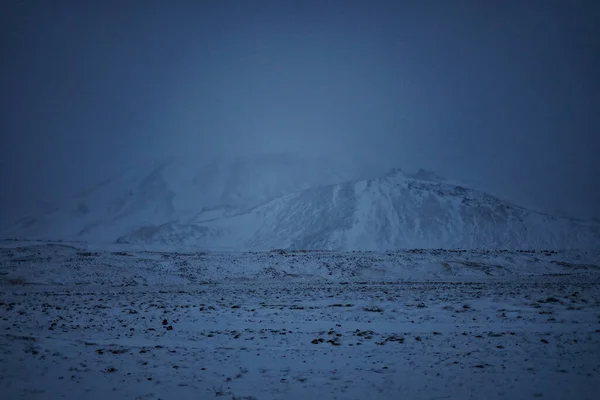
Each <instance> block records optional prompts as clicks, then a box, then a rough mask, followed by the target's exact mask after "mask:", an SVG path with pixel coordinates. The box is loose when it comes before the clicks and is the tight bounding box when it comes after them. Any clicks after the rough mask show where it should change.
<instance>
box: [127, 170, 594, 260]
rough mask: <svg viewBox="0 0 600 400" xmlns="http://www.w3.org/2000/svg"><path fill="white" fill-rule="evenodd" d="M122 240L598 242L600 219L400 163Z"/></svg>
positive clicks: (247, 245)
mask: <svg viewBox="0 0 600 400" xmlns="http://www.w3.org/2000/svg"><path fill="white" fill-rule="evenodd" d="M420 177H423V178H426V179H418V178H420ZM434 178H435V179H434ZM119 242H121V243H145V244H147V243H154V244H162V245H191V246H198V247H201V248H230V249H253V250H266V249H273V248H291V249H330V250H356V249H361V250H385V249H403V248H466V249H472V248H490V249H528V248H538V249H539V248H544V249H556V248H598V247H600V224H597V223H594V222H589V221H580V220H575V219H569V218H560V217H553V216H550V215H546V214H542V213H537V212H533V211H529V210H527V209H524V208H521V207H519V206H516V205H514V204H511V203H509V202H506V201H503V200H500V199H498V198H496V197H494V196H491V195H489V194H486V193H483V192H480V191H477V190H473V189H468V188H465V187H463V186H457V185H455V184H451V183H445V180H444V179H443V178H440V177H436V176H434V175H433V174H430V173H426V172H425V171H421V172H420V173H418V174H404V173H402V171H400V170H395V171H392V172H390V173H389V174H387V175H385V176H382V177H380V178H376V179H369V180H360V181H350V182H346V183H342V184H336V185H329V186H323V187H317V188H312V189H308V190H304V191H301V192H298V193H293V194H289V195H286V196H283V197H281V198H278V199H275V200H272V201H270V202H268V203H266V204H263V205H261V206H258V207H256V208H254V209H252V210H250V211H249V212H246V213H243V214H240V215H236V216H233V217H228V218H221V219H216V220H213V221H192V222H191V223H189V224H179V223H175V222H174V223H167V224H163V225H160V226H154V227H144V228H141V229H138V230H137V231H135V232H133V233H132V234H130V235H126V236H123V237H121V238H120V239H119Z"/></svg>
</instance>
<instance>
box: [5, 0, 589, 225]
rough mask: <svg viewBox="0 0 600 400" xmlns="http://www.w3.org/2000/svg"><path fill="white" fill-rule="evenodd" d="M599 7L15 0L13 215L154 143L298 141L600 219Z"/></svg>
mask: <svg viewBox="0 0 600 400" xmlns="http://www.w3.org/2000/svg"><path fill="white" fill-rule="evenodd" d="M599 4H600V2H597V1H577V0H575V1H567V0H565V1H551V0H539V1H535V0H528V1H517V0H515V1H506V0H502V1H500V0H499V1H479V0H473V1H461V0H453V1H448V0H439V1H427V0H425V1H417V0H415V1H395V0H391V1H374V0H370V1H367V0H365V1H363V2H356V1H349V0H339V1H325V0H319V1H305V0H302V1H300V0H299V1H285V0H280V1H253V0H236V1H224V0H215V1H191V0H190V1H152V0H143V1H134V0H129V1H106V0H102V1H100V0H98V1H60V0H55V1H33V0H23V1H17V0H14V1H11V0H7V1H4V2H2V4H1V5H0V7H1V9H0V24H1V25H0V26H1V27H0V29H1V30H2V34H1V46H2V47H1V50H2V54H1V60H2V61H1V63H0V68H1V76H0V93H2V95H1V97H0V98H1V101H2V104H1V111H0V113H1V114H0V118H1V120H0V122H1V142H0V155H1V157H2V159H1V164H0V179H1V181H0V201H1V203H0V204H1V205H2V215H7V214H14V213H20V212H22V211H23V210H24V209H26V208H27V207H30V205H32V204H34V203H36V202H39V201H44V200H57V199H60V198H61V196H64V195H65V194H67V193H71V192H73V191H75V190H79V189H80V188H81V187H83V186H85V185H86V184H91V183H94V182H95V181H98V180H100V179H101V178H103V177H104V176H105V175H108V174H110V173H112V172H114V171H115V170H116V169H120V168H121V167H122V166H125V165H129V164H131V163H135V162H136V160H141V159H144V158H146V157H149V156H163V155H171V154H184V153H185V154H187V155H190V154H197V156H198V157H208V156H210V155H218V154H222V153H234V154H244V153H260V152H279V151H296V152H301V153H306V154H320V155H329V156H331V157H334V158H337V157H345V158H350V159H352V160H355V162H357V163H376V164H379V165H381V166H384V167H387V166H390V167H391V166H399V167H403V168H406V169H414V168H418V167H424V168H428V169H433V170H436V171H438V172H439V173H441V174H442V175H445V176H447V177H449V178H454V179H458V180H462V181H466V182H469V183H471V184H473V185H474V186H476V187H479V188H481V189H484V190H488V191H491V192H492V193H494V194H498V195H501V196H503V197H507V198H510V199H512V200H514V201H516V202H519V203H521V204H523V205H526V206H534V207H538V208H541V209H544V210H548V211H556V210H562V211H564V212H567V213H570V214H572V215H576V216H592V215H596V216H600V76H599V71H600V24H598V21H600V5H599Z"/></svg>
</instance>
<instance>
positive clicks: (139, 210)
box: [2, 154, 355, 241]
mask: <svg viewBox="0 0 600 400" xmlns="http://www.w3.org/2000/svg"><path fill="white" fill-rule="evenodd" d="M347 171H349V170H348V169H346V168H342V167H338V166H337V165H334V164H333V163H331V162H329V161H327V160H323V159H319V158H310V157H300V156H294V155H290V154H268V155H260V156H248V157H242V158H236V159H218V160H213V161H206V160H193V159H173V160H167V161H165V160H161V161H151V162H148V163H144V164H141V165H139V166H137V167H136V168H130V169H128V170H126V171H124V172H122V173H121V174H119V175H117V176H114V177H111V178H109V179H107V180H105V181H104V182H101V183H100V184H98V185H95V186H93V187H91V188H90V189H89V190H87V191H86V192H84V193H81V194H79V195H78V196H75V197H73V198H72V199H71V200H70V201H68V202H67V203H66V204H64V205H62V206H61V207H59V208H57V209H55V210H52V211H51V212H48V213H45V214H42V215H33V216H28V217H25V218H22V219H21V220H19V221H18V222H17V223H16V224H14V225H13V226H11V227H9V228H8V229H6V230H4V231H3V232H2V236H3V237H12V238H15V237H16V238H28V239H83V240H89V241H114V240H115V239H116V238H117V237H119V236H122V235H126V234H129V233H130V232H132V231H134V230H136V229H139V228H141V227H145V226H157V225H161V224H165V223H178V224H188V223H189V222H191V221H195V222H201V221H206V220H212V219H215V218H222V217H227V216H232V215H237V214H240V213H243V212H245V211H248V210H249V209H251V208H252V207H255V206H257V205H259V204H262V203H265V202H267V201H269V200H272V199H274V198H277V197H280V196H283V195H286V194H289V193H293V192H296V191H299V190H303V189H307V188H311V187H315V186H320V185H326V184H332V183H337V182H341V181H344V180H347V179H350V178H354V177H355V176H354V175H352V176H350V175H348V174H347V173H348V172H347Z"/></svg>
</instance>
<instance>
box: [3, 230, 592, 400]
mask: <svg viewBox="0 0 600 400" xmlns="http://www.w3.org/2000/svg"><path fill="white" fill-rule="evenodd" d="M0 265H1V267H0V310H1V319H0V331H1V335H0V390H1V393H2V398H5V399H60V398H67V399H81V398H85V399H88V400H93V399H106V398H113V399H212V398H222V399H246V400H249V399H258V400H265V399H305V398H307V397H312V398H315V399H366V398H369V399H373V400H375V399H535V398H540V399H596V398H597V395H598V392H599V391H600V251H571V252H568V251H566V252H562V251H526V252H518V251H459V250H452V251H450V250H405V251H393V252H318V251H314V252H306V251H285V250H279V251H270V252H235V253H234V252H188V253H174V252H160V251H146V250H143V249H141V248H135V247H132V246H125V245H123V246H114V247H111V248H108V247H102V248H101V247H98V246H96V247H94V246H89V245H86V244H85V243H57V242H54V243H48V242H18V241H3V242H1V243H0Z"/></svg>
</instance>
